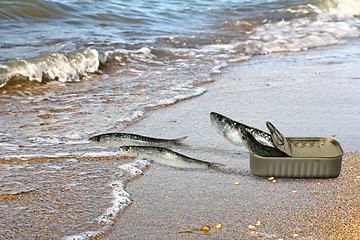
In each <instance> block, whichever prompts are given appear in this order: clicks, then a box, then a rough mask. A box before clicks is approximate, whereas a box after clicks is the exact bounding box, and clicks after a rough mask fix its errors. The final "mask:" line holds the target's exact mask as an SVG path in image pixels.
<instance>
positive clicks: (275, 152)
mask: <svg viewBox="0 0 360 240" xmlns="http://www.w3.org/2000/svg"><path fill="white" fill-rule="evenodd" d="M240 131H241V138H242V140H243V142H244V144H245V146H246V147H247V149H249V151H250V152H252V153H255V154H257V155H259V156H263V157H288V155H287V154H286V153H284V152H282V151H281V150H279V149H277V148H275V147H270V146H265V145H263V144H261V143H259V142H258V141H257V140H256V139H255V137H254V136H253V135H252V134H251V133H250V132H248V131H247V130H246V129H245V127H240Z"/></svg>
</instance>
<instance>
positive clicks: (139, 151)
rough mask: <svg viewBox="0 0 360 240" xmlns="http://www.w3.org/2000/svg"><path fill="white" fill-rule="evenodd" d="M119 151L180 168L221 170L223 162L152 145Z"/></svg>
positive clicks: (121, 148) (128, 147)
mask: <svg viewBox="0 0 360 240" xmlns="http://www.w3.org/2000/svg"><path fill="white" fill-rule="evenodd" d="M119 151H120V152H122V153H123V154H125V155H127V156H131V157H143V158H150V159H152V160H153V161H155V162H157V163H160V164H165V165H169V166H173V167H178V168H203V169H208V168H209V169H214V170H220V168H221V167H222V166H224V165H223V164H221V163H212V162H207V161H202V160H198V159H195V158H191V157H187V156H185V155H183V154H180V153H177V152H175V151H173V150H170V149H167V148H162V147H151V146H121V147H120V148H119Z"/></svg>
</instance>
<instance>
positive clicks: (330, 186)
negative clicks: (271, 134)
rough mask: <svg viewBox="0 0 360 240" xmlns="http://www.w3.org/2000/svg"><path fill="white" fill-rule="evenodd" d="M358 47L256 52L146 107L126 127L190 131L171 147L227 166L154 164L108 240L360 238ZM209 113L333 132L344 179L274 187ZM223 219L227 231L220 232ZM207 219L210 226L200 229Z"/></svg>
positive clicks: (285, 128) (290, 132) (285, 129)
mask: <svg viewBox="0 0 360 240" xmlns="http://www.w3.org/2000/svg"><path fill="white" fill-rule="evenodd" d="M359 43H360V41H358V40H354V41H351V45H350V44H349V45H338V46H329V47H324V48H320V49H312V50H308V51H306V52H295V53H291V52H290V53H279V54H270V55H267V56H257V57H254V58H253V59H251V60H250V61H248V62H245V63H240V64H235V65H232V66H229V68H228V69H226V70H225V73H224V74H221V75H220V76H217V77H216V81H215V82H214V83H212V84H209V85H207V92H206V93H204V94H203V95H201V96H199V97H197V98H192V99H189V100H187V101H182V102H178V103H177V104H175V105H172V106H167V107H165V108H161V109H157V110H156V111H149V112H148V113H147V116H146V117H145V119H142V120H140V121H139V122H137V123H136V124H134V125H131V126H128V127H127V128H125V131H127V132H133V133H138V134H142V135H148V136H154V137H163V138H172V137H178V136H185V135H188V138H187V139H186V141H185V143H186V144H187V145H186V146H183V147H177V148H175V149H174V150H176V151H178V152H180V153H182V154H185V155H187V156H191V157H194V158H197V159H201V160H206V161H211V162H220V163H223V164H225V165H226V166H227V169H228V173H220V172H215V171H206V170H201V171H196V170H184V169H178V168H172V167H169V166H164V165H160V164H157V163H152V166H151V168H150V169H148V170H147V172H146V173H145V176H143V177H141V178H140V179H138V180H136V184H133V183H129V184H128V186H127V191H128V192H129V193H130V194H131V197H132V199H133V200H134V203H133V204H132V205H131V206H130V207H129V208H128V209H127V210H126V211H125V212H124V213H123V214H121V216H120V217H119V219H118V221H117V222H116V223H115V225H114V227H113V230H112V231H111V232H110V233H109V234H108V235H106V236H105V237H104V238H103V239H119V238H121V239H144V238H147V239H176V238H185V239H203V238H207V239H297V238H298V237H299V238H303V239H314V238H315V239H352V238H354V237H355V238H356V237H360V231H358V230H357V229H356V224H357V223H358V222H359V219H358V218H356V216H357V213H358V212H359V209H357V208H354V206H356V200H355V199H356V196H358V194H359V193H360V190H359V189H358V188H357V181H358V177H357V176H358V175H360V172H359V170H358V169H356V168H354V167H353V165H354V164H356V163H357V162H359V160H360V155H359V153H358V152H356V151H357V150H358V149H360V146H359V142H357V140H358V139H359V134H358V133H359V132H360V131H359V130H360V126H356V125H355V123H356V121H354V120H356V119H357V117H358V116H359V113H360V111H359V108H358V107H357V106H356V104H357V103H358V102H359V100H360V94H358V93H360V88H359V87H358V86H359V85H360V84H359V83H358V82H359V80H358V79H359V77H360V76H359V75H357V74H358V71H357V70H356V69H357V67H356V61H354V59H356V58H357V57H358V56H359V52H355V53H354V51H353V50H354V49H356V47H358V46H359V45H360V44H359ZM345 70H346V71H345ZM329 79H330V80H329ZM211 111H215V112H219V113H221V114H224V115H225V116H228V117H230V118H232V119H234V120H237V121H239V122H243V123H245V124H248V125H250V126H253V127H257V128H260V129H266V127H265V121H271V122H272V123H273V124H274V125H275V126H277V127H278V129H279V130H280V131H281V132H282V133H283V134H284V135H285V136H299V137H301V136H307V137H310V136H314V137H315V136H316V137H317V136H319V137H328V138H331V135H335V139H336V140H337V141H339V142H340V144H341V145H342V147H343V149H344V152H346V154H345V155H344V157H343V167H342V171H341V173H340V176H339V177H338V178H334V179H288V178H279V179H276V180H277V182H276V183H272V182H270V181H268V180H267V178H262V177H256V176H253V175H252V174H251V172H250V169H249V155H248V153H247V151H246V150H245V148H243V147H238V146H235V145H231V144H230V143H228V142H227V141H225V140H224V139H223V138H222V137H221V136H219V135H218V134H217V133H216V132H215V130H214V129H213V128H212V126H211V123H210V119H209V113H210V112H211ZM351 152H355V153H351ZM235 183H237V184H236V185H235ZM349 190H351V191H349ZM258 221H260V225H259V226H256V224H257V222H258ZM217 224H222V228H221V229H215V228H214V227H213V226H215V225H217ZM204 225H209V226H211V229H210V231H208V232H201V231H199V230H198V228H200V227H202V226H204ZM249 225H253V226H255V230H254V232H253V233H252V231H251V229H249ZM346 225H348V226H346Z"/></svg>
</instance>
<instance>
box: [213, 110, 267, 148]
mask: <svg viewBox="0 0 360 240" xmlns="http://www.w3.org/2000/svg"><path fill="white" fill-rule="evenodd" d="M210 119H211V123H212V125H213V126H214V128H215V130H216V131H217V132H218V133H219V134H220V135H222V136H223V137H224V138H225V139H226V140H228V141H229V142H231V143H232V144H235V145H238V146H243V145H245V143H244V142H243V138H242V135H241V128H244V129H245V130H246V131H247V132H249V133H250V134H251V135H252V136H253V137H254V138H255V139H256V141H258V142H259V143H261V144H263V145H265V146H269V147H274V144H273V142H272V140H271V135H270V134H269V133H266V132H264V131H262V130H260V129H257V128H253V127H249V126H247V125H245V124H242V123H239V122H236V121H234V120H232V119H230V118H228V117H225V116H223V115H221V114H219V113H215V112H212V113H210Z"/></svg>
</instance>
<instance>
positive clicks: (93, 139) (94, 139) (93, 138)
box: [89, 136, 101, 142]
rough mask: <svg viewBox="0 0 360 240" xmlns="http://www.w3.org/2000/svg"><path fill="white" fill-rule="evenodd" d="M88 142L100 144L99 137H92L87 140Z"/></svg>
mask: <svg viewBox="0 0 360 240" xmlns="http://www.w3.org/2000/svg"><path fill="white" fill-rule="evenodd" d="M89 141H91V142H101V137H100V136H93V137H91V138H89Z"/></svg>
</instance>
